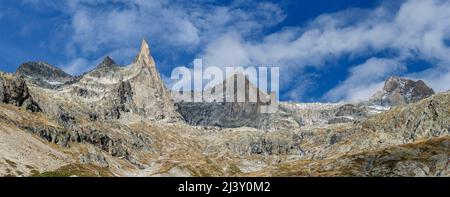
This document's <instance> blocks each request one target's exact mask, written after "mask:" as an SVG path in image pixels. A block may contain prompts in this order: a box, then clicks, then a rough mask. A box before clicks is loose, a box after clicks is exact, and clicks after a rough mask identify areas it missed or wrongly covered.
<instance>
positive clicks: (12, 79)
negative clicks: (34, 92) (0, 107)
mask: <svg viewBox="0 0 450 197" xmlns="http://www.w3.org/2000/svg"><path fill="white" fill-rule="evenodd" d="M0 101H1V102H2V103H7V104H13V105H15V106H18V107H24V108H25V109H27V110H29V111H32V112H39V111H41V108H40V107H39V105H38V104H37V103H36V102H35V101H34V100H33V98H32V96H31V95H30V93H29V90H28V86H27V84H26V82H25V80H24V79H23V78H21V77H16V76H13V75H9V74H5V73H0Z"/></svg>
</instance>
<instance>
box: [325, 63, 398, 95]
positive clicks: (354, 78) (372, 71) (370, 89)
mask: <svg viewBox="0 0 450 197" xmlns="http://www.w3.org/2000/svg"><path fill="white" fill-rule="evenodd" d="M404 71H406V67H405V66H404V65H402V64H401V63H399V62H398V61H396V60H392V59H379V58H371V59H369V60H367V61H366V62H365V63H363V64H361V65H358V66H355V67H353V68H351V69H350V76H349V77H348V78H347V79H346V80H345V81H343V82H342V83H340V84H339V85H338V86H337V87H335V88H334V89H332V90H330V91H329V92H327V93H326V94H325V96H324V98H323V99H324V100H327V101H362V100H367V99H368V98H369V97H370V96H372V95H373V94H374V92H375V91H377V90H380V89H381V88H382V87H383V81H384V80H385V79H386V78H387V77H388V76H391V75H396V74H399V73H402V72H404Z"/></svg>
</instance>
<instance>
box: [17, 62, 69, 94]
mask: <svg viewBox="0 0 450 197" xmlns="http://www.w3.org/2000/svg"><path fill="white" fill-rule="evenodd" d="M16 75H18V76H23V77H25V78H26V79H28V80H29V81H31V82H32V83H34V84H36V85H39V86H41V87H45V88H57V87H60V86H61V85H63V84H65V83H67V82H70V81H72V80H73V79H74V77H72V76H71V75H70V74H67V73H66V72H64V71H63V70H62V69H60V68H57V67H55V66H53V65H50V64H48V63H46V62H42V61H37V62H26V63H24V64H22V65H20V66H19V68H18V69H17V70H16Z"/></svg>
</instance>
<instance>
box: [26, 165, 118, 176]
mask: <svg viewBox="0 0 450 197" xmlns="http://www.w3.org/2000/svg"><path fill="white" fill-rule="evenodd" d="M34 176H35V177H71V176H76V177H110V176H113V174H112V173H111V171H109V170H108V168H102V167H98V166H94V165H81V164H69V165H66V166H63V167H60V168H59V169H57V170H55V171H48V172H43V173H38V174H35V175H34Z"/></svg>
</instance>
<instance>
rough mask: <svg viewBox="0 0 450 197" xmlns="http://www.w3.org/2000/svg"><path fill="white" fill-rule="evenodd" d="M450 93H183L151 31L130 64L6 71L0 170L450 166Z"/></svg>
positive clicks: (404, 170)
mask: <svg viewBox="0 0 450 197" xmlns="http://www.w3.org/2000/svg"><path fill="white" fill-rule="evenodd" d="M233 77H234V76H233ZM227 80H230V79H227ZM246 83H248V86H250V87H253V88H257V87H256V86H254V85H252V84H251V82H249V81H246ZM223 84H226V83H225V82H224V83H223ZM223 84H221V85H219V86H216V87H222V86H223ZM449 102H450V92H442V93H438V94H435V92H434V91H433V89H431V88H429V87H428V86H427V85H426V84H425V83H424V82H423V81H420V80H419V81H413V80H409V79H404V78H400V77H394V76H393V77H390V78H388V79H387V80H386V82H385V85H384V87H383V89H382V90H380V91H378V92H376V93H375V94H374V95H373V96H372V97H371V98H370V99H369V100H367V101H362V102H353V103H292V102H281V103H279V110H278V111H277V112H276V113H273V114H264V113H259V107H260V105H261V104H262V103H260V102H256V103H251V102H244V103H235V102H212V103H208V102H200V103H194V102H175V101H174V99H173V98H172V97H171V94H170V90H169V89H167V88H166V87H165V85H164V82H163V80H162V78H161V75H160V73H159V72H158V70H157V68H156V63H155V61H154V59H153V57H152V56H151V51H150V47H149V45H148V43H147V42H146V41H145V40H143V41H142V44H141V49H140V51H139V52H138V55H137V56H136V59H135V60H134V61H133V62H132V63H131V64H129V65H126V66H123V65H118V64H117V63H116V62H115V61H114V60H113V59H112V58H111V57H105V59H104V60H103V61H102V62H101V63H100V64H99V65H98V66H97V67H96V68H94V69H93V70H92V71H90V72H87V73H84V74H82V75H80V76H71V75H70V74H67V73H65V72H64V71H63V70H61V69H59V68H57V67H54V66H52V65H50V64H48V63H46V62H42V61H40V62H27V63H24V64H22V65H20V66H19V68H18V69H17V71H16V73H1V72H0V117H1V118H0V176H450V167H449V161H450V103H449Z"/></svg>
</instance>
